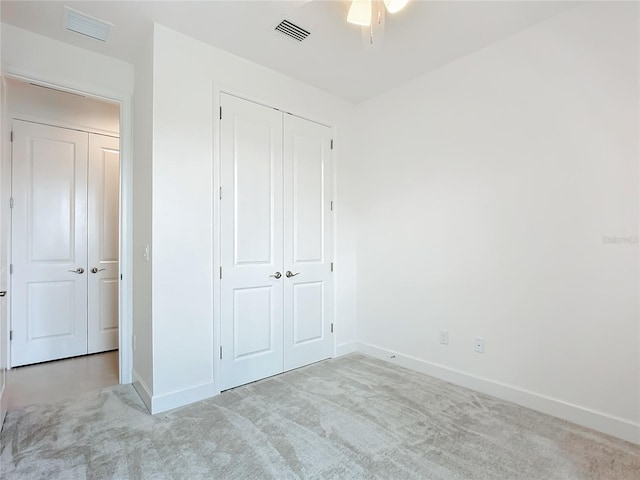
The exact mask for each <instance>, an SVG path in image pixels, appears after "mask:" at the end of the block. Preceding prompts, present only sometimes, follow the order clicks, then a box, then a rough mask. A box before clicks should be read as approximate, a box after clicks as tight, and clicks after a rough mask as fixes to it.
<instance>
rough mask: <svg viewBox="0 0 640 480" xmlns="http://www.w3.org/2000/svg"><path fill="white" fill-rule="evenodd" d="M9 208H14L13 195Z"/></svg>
mask: <svg viewBox="0 0 640 480" xmlns="http://www.w3.org/2000/svg"><path fill="white" fill-rule="evenodd" d="M9 208H13V197H11V198H9Z"/></svg>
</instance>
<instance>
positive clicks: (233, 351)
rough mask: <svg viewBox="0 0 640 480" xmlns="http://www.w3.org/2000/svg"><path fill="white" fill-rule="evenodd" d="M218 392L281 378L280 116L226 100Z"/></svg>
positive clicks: (222, 125) (223, 139)
mask: <svg viewBox="0 0 640 480" xmlns="http://www.w3.org/2000/svg"><path fill="white" fill-rule="evenodd" d="M221 104H222V112H223V118H222V120H221V145H220V151H221V186H222V200H221V258H222V261H221V264H222V272H221V275H222V280H221V315H222V322H221V345H222V352H221V379H220V385H221V389H222V390H224V389H228V388H232V387H235V386H237V385H242V384H245V383H248V382H252V381H254V380H258V379H260V378H264V377H268V376H270V375H274V374H276V373H280V372H282V371H283V356H282V352H283V318H282V315H283V312H282V300H283V290H282V288H283V281H284V276H282V273H283V272H282V266H283V251H282V241H283V240H282V233H283V223H282V215H283V211H282V205H283V204H282V162H283V159H282V114H281V113H280V112H278V111H276V110H273V109H270V108H267V107H263V106H260V105H257V104H254V103H251V102H247V101H245V100H240V99H238V98H235V97H232V96H229V95H224V94H223V95H222V96H221Z"/></svg>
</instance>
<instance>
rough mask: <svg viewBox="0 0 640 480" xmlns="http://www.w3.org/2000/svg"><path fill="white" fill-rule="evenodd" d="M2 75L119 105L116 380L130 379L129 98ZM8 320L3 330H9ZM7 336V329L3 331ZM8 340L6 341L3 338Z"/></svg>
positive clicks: (8, 71) (63, 82) (13, 73)
mask: <svg viewBox="0 0 640 480" xmlns="http://www.w3.org/2000/svg"><path fill="white" fill-rule="evenodd" d="M2 75H3V76H9V77H12V78H16V79H18V80H22V81H26V82H36V83H39V84H40V85H44V86H47V87H52V88H57V89H59V90H66V91H69V92H72V93H80V94H83V95H85V96H91V97H93V98H96V99H98V100H106V101H109V102H116V103H119V104H120V273H121V274H122V276H123V279H122V281H121V282H120V305H119V312H118V313H119V318H120V325H119V330H120V339H119V340H120V341H119V349H118V352H119V362H118V363H119V367H120V372H119V374H120V375H119V377H120V383H131V381H132V373H131V371H132V367H133V365H132V358H133V343H132V338H133V303H132V296H133V292H132V288H133V282H132V275H133V254H132V250H133V221H132V213H131V212H132V208H131V207H132V205H131V200H132V188H133V182H132V165H133V163H132V162H133V154H132V152H133V142H132V132H133V130H132V129H133V117H132V97H131V94H130V93H123V92H115V91H111V90H108V89H104V88H102V87H98V86H96V85H92V84H85V83H82V82H75V81H72V80H69V79H60V78H58V79H56V78H47V79H44V78H42V77H39V76H38V75H34V74H33V73H31V72H26V71H24V70H22V69H20V68H16V67H13V66H11V65H7V66H5V68H4V69H3V72H2ZM10 328H11V327H10V321H9V322H7V329H10ZM5 333H6V335H7V337H6V338H7V339H8V333H9V332H8V331H7V332H5ZM7 343H8V340H7Z"/></svg>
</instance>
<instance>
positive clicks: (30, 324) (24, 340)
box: [11, 120, 88, 367]
mask: <svg viewBox="0 0 640 480" xmlns="http://www.w3.org/2000/svg"><path fill="white" fill-rule="evenodd" d="M13 136H14V140H13V143H12V195H13V199H14V205H13V209H12V260H11V262H12V264H13V275H11V290H12V305H11V329H12V331H13V341H12V342H11V365H12V366H14V367H15V366H19V365H26V364H30V363H38V362H44V361H48V360H54V359H58V358H65V357H72V356H76V355H83V354H86V353H87V272H86V269H87V264H86V261H87V202H86V198H87V148H88V146H87V139H88V137H87V134H86V133H84V132H78V131H75V130H67V129H63V128H57V127H51V126H48V125H40V124H36V123H29V122H23V121H18V120H16V121H14V123H13Z"/></svg>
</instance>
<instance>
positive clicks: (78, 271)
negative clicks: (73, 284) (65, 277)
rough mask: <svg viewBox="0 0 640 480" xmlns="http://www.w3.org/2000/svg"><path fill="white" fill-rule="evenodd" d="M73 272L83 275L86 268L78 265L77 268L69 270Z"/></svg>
mask: <svg viewBox="0 0 640 480" xmlns="http://www.w3.org/2000/svg"><path fill="white" fill-rule="evenodd" d="M69 271H70V272H71V273H77V274H78V275H82V274H83V273H84V268H82V267H78V268H76V269H75V270H69Z"/></svg>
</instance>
